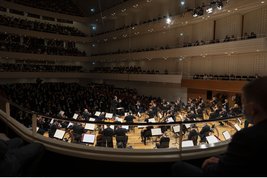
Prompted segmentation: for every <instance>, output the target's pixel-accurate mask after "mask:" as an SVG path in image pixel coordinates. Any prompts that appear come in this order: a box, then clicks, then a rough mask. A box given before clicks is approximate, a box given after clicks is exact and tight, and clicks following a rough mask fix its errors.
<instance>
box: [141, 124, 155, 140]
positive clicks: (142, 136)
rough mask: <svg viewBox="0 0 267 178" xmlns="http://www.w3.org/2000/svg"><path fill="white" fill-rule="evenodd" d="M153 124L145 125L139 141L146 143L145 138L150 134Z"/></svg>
mask: <svg viewBox="0 0 267 178" xmlns="http://www.w3.org/2000/svg"><path fill="white" fill-rule="evenodd" d="M152 128H153V126H147V127H145V128H144V129H143V130H142V131H141V139H142V140H141V142H144V145H146V140H147V138H149V137H151V136H152V133H151V129H152Z"/></svg>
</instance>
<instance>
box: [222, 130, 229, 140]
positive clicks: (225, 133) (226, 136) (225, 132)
mask: <svg viewBox="0 0 267 178" xmlns="http://www.w3.org/2000/svg"><path fill="white" fill-rule="evenodd" d="M222 134H223V137H224V139H225V140H230V139H231V135H230V133H229V132H228V131H224V132H222Z"/></svg>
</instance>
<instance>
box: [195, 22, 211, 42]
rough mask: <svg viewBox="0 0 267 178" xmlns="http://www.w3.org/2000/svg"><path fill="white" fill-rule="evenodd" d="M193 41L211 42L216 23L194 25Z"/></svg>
mask: <svg viewBox="0 0 267 178" xmlns="http://www.w3.org/2000/svg"><path fill="white" fill-rule="evenodd" d="M193 29H194V30H193V34H192V41H193V42H194V41H196V40H198V41H201V40H204V41H210V40H212V39H213V34H214V21H205V22H203V23H197V24H194V25H193Z"/></svg>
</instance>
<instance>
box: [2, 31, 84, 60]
mask: <svg viewBox="0 0 267 178" xmlns="http://www.w3.org/2000/svg"><path fill="white" fill-rule="evenodd" d="M0 51H10V52H21V53H32V54H47V55H60V56H86V53H85V52H84V51H83V52H81V51H79V50H78V49H77V48H76V47H75V42H64V41H60V40H48V39H41V38H33V37H27V36H19V35H15V34H8V33H0Z"/></svg>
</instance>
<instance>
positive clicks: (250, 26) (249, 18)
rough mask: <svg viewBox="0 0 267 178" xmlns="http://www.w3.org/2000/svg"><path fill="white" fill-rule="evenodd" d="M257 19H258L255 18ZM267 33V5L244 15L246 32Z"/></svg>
mask: <svg viewBox="0 0 267 178" xmlns="http://www.w3.org/2000/svg"><path fill="white" fill-rule="evenodd" d="M255 19H257V20H255ZM245 32H247V33H248V34H250V33H251V32H254V33H256V34H265V35H266V34H267V7H264V8H261V9H258V10H255V11H252V12H249V13H247V14H245V15H244V33H245Z"/></svg>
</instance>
